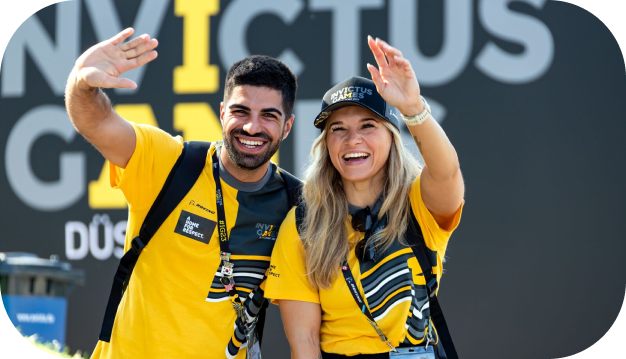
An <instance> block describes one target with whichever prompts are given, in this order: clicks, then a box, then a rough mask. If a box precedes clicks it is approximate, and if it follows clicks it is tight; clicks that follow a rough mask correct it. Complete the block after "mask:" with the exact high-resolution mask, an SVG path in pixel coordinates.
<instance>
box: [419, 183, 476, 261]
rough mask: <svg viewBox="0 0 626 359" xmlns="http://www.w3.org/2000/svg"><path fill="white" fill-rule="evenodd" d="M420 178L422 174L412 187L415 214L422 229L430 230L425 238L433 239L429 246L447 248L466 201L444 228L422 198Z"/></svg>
mask: <svg viewBox="0 0 626 359" xmlns="http://www.w3.org/2000/svg"><path fill="white" fill-rule="evenodd" d="M420 179H421V176H420V177H417V179H416V180H415V182H414V183H413V188H411V193H410V199H411V207H412V209H413V214H415V217H416V218H417V221H418V222H419V223H420V225H421V226H422V231H428V232H429V235H426V234H425V233H424V234H425V236H424V239H425V240H427V241H428V239H431V240H432V243H427V244H428V245H429V247H431V248H432V249H445V248H446V246H447V244H448V239H449V238H450V236H451V235H452V232H453V231H454V230H455V229H456V227H457V226H458V225H459V222H460V221H461V212H462V210H463V205H464V204H465V201H462V202H461V205H460V206H459V208H458V209H457V211H456V213H454V217H453V219H452V222H451V224H450V227H449V228H447V229H443V228H441V227H439V224H438V223H437V221H436V220H435V218H434V217H433V215H432V214H431V213H430V211H429V210H428V208H426V205H425V204H424V200H423V199H422V190H421V187H420ZM433 247H434V248H433Z"/></svg>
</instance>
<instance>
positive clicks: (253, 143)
mask: <svg viewBox="0 0 626 359" xmlns="http://www.w3.org/2000/svg"><path fill="white" fill-rule="evenodd" d="M238 140H239V142H240V143H241V144H242V145H244V146H246V147H248V148H254V147H256V146H261V145H262V144H263V141H248V140H244V139H241V138H239V139H238Z"/></svg>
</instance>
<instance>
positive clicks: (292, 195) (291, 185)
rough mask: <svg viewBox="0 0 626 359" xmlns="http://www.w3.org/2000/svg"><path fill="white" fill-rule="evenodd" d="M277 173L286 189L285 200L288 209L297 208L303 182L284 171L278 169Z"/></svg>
mask: <svg viewBox="0 0 626 359" xmlns="http://www.w3.org/2000/svg"><path fill="white" fill-rule="evenodd" d="M278 172H279V173H280V176H281V177H282V178H283V181H285V187H286V188H287V198H288V200H289V207H290V208H291V207H294V206H297V205H298V204H299V203H300V198H301V196H302V185H303V182H302V181H300V179H298V177H296V176H294V175H292V174H291V173H289V172H287V171H285V170H284V169H282V168H278Z"/></svg>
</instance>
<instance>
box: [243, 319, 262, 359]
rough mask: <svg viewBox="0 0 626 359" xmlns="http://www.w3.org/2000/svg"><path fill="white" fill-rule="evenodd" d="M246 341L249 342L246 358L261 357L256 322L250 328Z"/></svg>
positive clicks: (257, 358) (255, 358) (258, 358)
mask: <svg viewBox="0 0 626 359" xmlns="http://www.w3.org/2000/svg"><path fill="white" fill-rule="evenodd" d="M246 342H247V344H248V350H247V353H246V359H261V345H260V344H259V338H258V337H257V335H256V324H255V325H253V326H252V327H250V328H248V332H247V333H246Z"/></svg>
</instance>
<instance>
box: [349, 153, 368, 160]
mask: <svg viewBox="0 0 626 359" xmlns="http://www.w3.org/2000/svg"><path fill="white" fill-rule="evenodd" d="M368 156H369V155H368V154H367V153H363V152H360V153H348V154H347V155H345V156H343V158H344V159H350V158H359V157H368Z"/></svg>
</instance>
